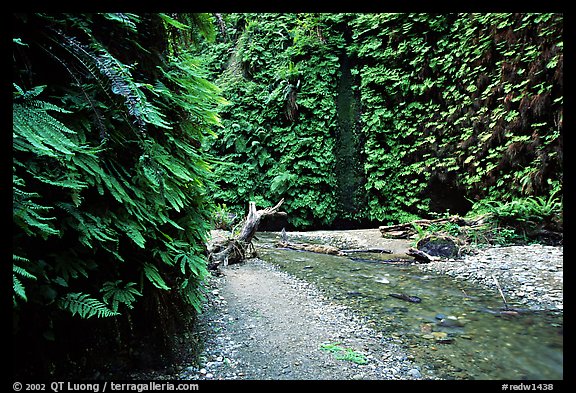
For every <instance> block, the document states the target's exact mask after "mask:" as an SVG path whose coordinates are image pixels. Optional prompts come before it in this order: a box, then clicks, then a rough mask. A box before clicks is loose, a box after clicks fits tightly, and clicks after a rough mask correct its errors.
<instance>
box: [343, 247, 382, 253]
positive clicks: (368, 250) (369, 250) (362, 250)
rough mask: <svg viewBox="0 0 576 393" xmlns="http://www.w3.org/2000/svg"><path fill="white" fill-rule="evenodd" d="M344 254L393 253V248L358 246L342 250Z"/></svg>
mask: <svg viewBox="0 0 576 393" xmlns="http://www.w3.org/2000/svg"><path fill="white" fill-rule="evenodd" d="M340 252H341V253H343V254H354V253H378V254H392V250H388V249H386V248H358V249H353V250H340Z"/></svg>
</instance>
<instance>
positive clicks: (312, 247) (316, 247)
mask: <svg viewBox="0 0 576 393" xmlns="http://www.w3.org/2000/svg"><path fill="white" fill-rule="evenodd" d="M276 247H280V248H289V249H291V250H300V251H309V252H316V253H320V254H331V255H341V256H345V255H348V254H354V253H380V254H391V253H392V251H391V250H386V249H384V248H360V249H350V250H341V249H339V248H338V247H333V246H328V245H324V244H307V243H290V242H285V241H281V242H278V243H276Z"/></svg>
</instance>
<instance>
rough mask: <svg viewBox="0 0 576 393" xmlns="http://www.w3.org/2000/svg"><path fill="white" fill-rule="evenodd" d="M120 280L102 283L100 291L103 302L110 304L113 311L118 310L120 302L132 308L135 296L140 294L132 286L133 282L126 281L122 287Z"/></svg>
mask: <svg viewBox="0 0 576 393" xmlns="http://www.w3.org/2000/svg"><path fill="white" fill-rule="evenodd" d="M121 284H122V280H116V281H107V282H105V283H104V286H103V287H102V289H100V292H102V293H103V295H102V299H103V300H104V302H105V303H107V304H109V305H111V307H112V310H113V311H118V305H119V304H120V303H123V304H125V305H126V306H127V307H128V308H130V309H132V308H134V305H133V303H134V302H135V301H136V296H142V294H141V293H140V292H138V290H137V289H136V288H134V286H135V285H136V283H135V282H128V283H126V285H124V287H122V286H121Z"/></svg>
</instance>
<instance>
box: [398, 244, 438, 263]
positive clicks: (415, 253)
mask: <svg viewBox="0 0 576 393" xmlns="http://www.w3.org/2000/svg"><path fill="white" fill-rule="evenodd" d="M406 254H407V255H410V256H412V257H414V260H415V261H416V262H420V263H430V262H432V261H438V260H440V258H438V257H434V256H432V255H430V254H427V253H425V252H424V251H420V250H418V249H416V248H414V247H410V248H409V249H408V251H406Z"/></svg>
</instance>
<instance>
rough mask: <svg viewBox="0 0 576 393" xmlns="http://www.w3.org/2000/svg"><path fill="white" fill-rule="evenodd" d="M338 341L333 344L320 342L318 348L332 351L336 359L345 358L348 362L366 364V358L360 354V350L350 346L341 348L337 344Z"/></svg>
mask: <svg viewBox="0 0 576 393" xmlns="http://www.w3.org/2000/svg"><path fill="white" fill-rule="evenodd" d="M338 344H339V343H334V344H330V343H327V344H322V345H320V349H321V350H322V351H328V352H331V353H334V357H335V358H336V359H338V360H347V361H349V362H353V363H356V364H367V363H368V360H367V359H366V356H364V355H363V354H361V353H360V352H357V351H354V350H353V349H350V348H343V347H341V346H339V345H338Z"/></svg>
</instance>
